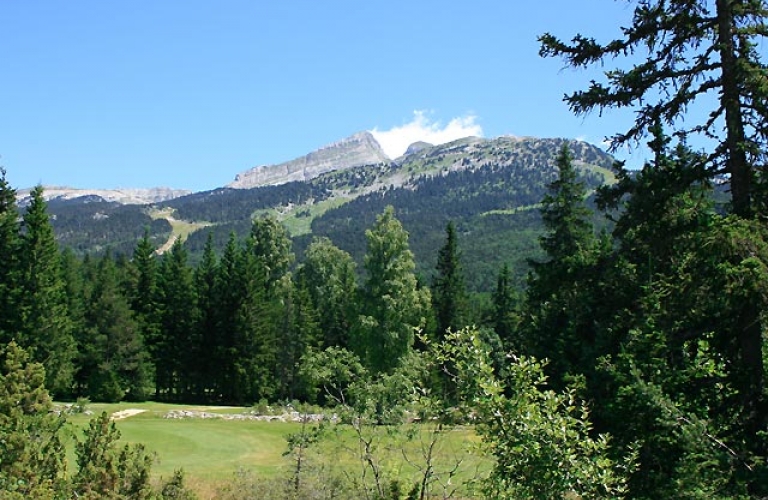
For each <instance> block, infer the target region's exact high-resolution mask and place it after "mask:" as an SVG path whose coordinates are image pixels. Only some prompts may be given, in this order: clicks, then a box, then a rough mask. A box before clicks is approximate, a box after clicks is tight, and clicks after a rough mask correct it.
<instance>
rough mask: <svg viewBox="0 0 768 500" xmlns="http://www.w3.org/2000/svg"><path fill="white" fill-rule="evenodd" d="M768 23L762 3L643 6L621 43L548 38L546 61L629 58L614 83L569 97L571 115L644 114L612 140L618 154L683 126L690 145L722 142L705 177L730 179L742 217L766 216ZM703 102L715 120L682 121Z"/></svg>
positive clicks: (612, 74)
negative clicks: (765, 54) (765, 48)
mask: <svg viewBox="0 0 768 500" xmlns="http://www.w3.org/2000/svg"><path fill="white" fill-rule="evenodd" d="M766 15H768V7H766V4H765V2H764V1H761V0H756V1H753V0H716V1H714V2H701V1H694V0H639V1H638V2H637V6H636V8H635V10H634V16H633V19H632V24H631V25H630V26H629V27H628V28H624V29H622V32H623V36H622V38H619V39H616V40H612V41H610V42H608V43H606V44H600V43H598V42H596V41H595V40H594V39H592V38H589V37H585V36H583V35H577V36H576V37H575V38H574V39H573V42H572V43H571V44H568V43H564V42H562V41H560V40H558V39H557V38H556V37H554V36H552V35H550V34H545V35H543V36H542V37H540V39H539V40H540V42H541V50H540V53H541V54H542V55H543V56H559V57H563V58H564V59H565V60H566V62H567V63H568V64H569V65H571V66H575V67H584V66H589V65H594V64H602V63H604V62H605V61H606V60H609V59H613V58H616V57H621V56H627V55H630V54H631V55H632V57H633V61H632V62H631V65H630V67H629V69H615V70H609V71H607V72H606V73H605V78H606V83H601V82H597V81H594V80H593V81H592V83H591V84H590V86H589V88H588V89H587V90H585V91H577V92H574V93H572V94H571V95H568V96H566V101H567V102H568V104H569V105H570V107H571V109H572V110H573V111H574V112H576V113H577V114H582V113H587V112H589V111H591V110H593V109H598V110H600V111H602V110H603V109H605V108H613V107H635V108H637V112H636V114H635V117H636V118H635V122H634V124H633V125H632V126H631V127H630V128H629V130H628V131H626V132H624V133H620V134H617V135H615V136H614V137H613V138H612V145H613V147H614V148H615V147H618V146H619V145H621V144H624V143H627V142H631V141H637V140H639V139H640V138H642V137H643V136H644V135H645V134H646V133H647V132H648V130H649V129H650V127H652V126H653V125H654V124H656V123H668V124H672V125H674V126H677V127H680V128H679V130H677V131H676V135H678V136H680V137H683V138H685V137H686V136H687V135H690V134H701V135H703V136H704V137H706V138H708V139H715V141H717V143H718V145H717V147H716V148H715V149H714V151H713V152H712V154H710V155H707V156H706V157H703V158H702V160H703V161H705V162H706V164H707V167H708V168H707V171H706V174H707V176H708V177H714V176H716V175H719V174H722V173H725V174H728V176H729V178H730V184H731V198H732V202H733V211H734V213H735V214H737V215H739V216H741V217H751V216H752V215H753V214H754V213H755V212H756V210H761V209H762V208H761V205H763V202H762V201H761V200H755V199H754V195H755V194H756V188H757V187H758V184H762V174H759V169H757V170H756V167H757V166H759V165H764V164H765V160H766V151H768V148H766V141H767V140H768V130H767V129H766V127H765V123H766V122H767V121H768V107H767V106H766V98H768V85H766V83H765V71H766V66H765V64H764V63H763V62H762V54H761V52H760V51H759V50H758V47H759V44H760V43H761V41H762V40H763V39H764V37H765V36H766V31H767V30H768V26H766V24H765V18H766ZM712 95H716V96H717V97H716V100H711V99H710V96H712ZM699 103H704V105H705V106H712V107H713V109H712V111H711V113H709V114H705V115H703V116H706V118H705V119H704V120H703V122H698V123H697V122H694V121H691V120H684V119H685V118H686V113H687V110H688V109H689V108H690V107H691V106H693V105H697V104H699ZM689 123H690V125H689ZM761 196H762V194H761ZM756 201H759V203H756Z"/></svg>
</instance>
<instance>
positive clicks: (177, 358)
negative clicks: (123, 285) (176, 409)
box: [154, 240, 200, 400]
mask: <svg viewBox="0 0 768 500" xmlns="http://www.w3.org/2000/svg"><path fill="white" fill-rule="evenodd" d="M158 287H159V297H160V302H159V306H160V325H161V336H160V339H159V341H158V342H157V344H156V345H155V346H154V350H155V359H154V364H155V378H156V386H157V395H158V397H159V398H162V399H168V400H182V399H184V398H187V397H189V396H190V395H193V394H196V393H197V392H198V391H197V388H196V387H194V384H193V381H194V380H196V379H197V377H196V376H195V370H196V367H195V366H194V364H193V361H194V360H195V359H197V358H198V354H197V350H198V349H199V347H200V342H199V340H198V338H197V329H196V326H197V302H196V297H195V286H194V280H193V276H192V269H191V268H190V267H189V266H188V264H187V251H186V249H185V248H184V245H183V244H182V242H181V240H176V242H174V244H173V247H171V250H170V252H169V253H168V254H167V255H165V256H164V258H163V262H162V265H161V268H160V280H159V283H158Z"/></svg>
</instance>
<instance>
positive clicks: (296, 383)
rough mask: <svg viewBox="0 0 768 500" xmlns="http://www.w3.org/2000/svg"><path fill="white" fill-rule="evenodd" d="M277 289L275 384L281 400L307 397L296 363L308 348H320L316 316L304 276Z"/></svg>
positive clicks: (301, 275) (319, 333) (319, 334)
mask: <svg viewBox="0 0 768 500" xmlns="http://www.w3.org/2000/svg"><path fill="white" fill-rule="evenodd" d="M284 283H285V284H284V285H283V286H282V287H281V289H280V290H279V296H280V297H281V298H280V304H281V308H280V309H281V311H282V322H281V323H282V326H281V329H280V330H281V331H280V332H279V341H278V361H277V366H278V369H277V372H278V385H279V391H280V396H281V398H283V399H288V400H295V399H297V398H301V399H305V398H306V397H307V390H306V389H307V388H306V387H304V384H303V382H302V380H301V377H300V374H299V368H300V366H299V361H300V359H301V358H302V356H304V354H306V353H307V351H308V349H310V348H311V347H315V348H316V347H319V345H320V337H321V332H320V328H319V324H318V321H317V313H316V311H315V308H314V306H313V305H312V300H311V298H310V296H309V290H308V286H307V284H306V283H305V282H304V278H303V274H299V275H298V276H297V278H296V282H295V283H291V282H284Z"/></svg>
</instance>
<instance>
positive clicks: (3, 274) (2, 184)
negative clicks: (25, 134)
mask: <svg viewBox="0 0 768 500" xmlns="http://www.w3.org/2000/svg"><path fill="white" fill-rule="evenodd" d="M5 175H6V174H5V169H4V168H3V167H0V256H2V257H1V258H2V265H0V343H7V342H10V341H11V340H12V339H13V338H14V337H16V336H17V335H18V334H19V333H20V332H19V331H18V330H19V328H20V326H21V324H20V323H21V316H20V314H19V311H18V308H17V302H16V301H17V300H18V298H19V292H20V291H21V287H20V275H19V271H20V268H19V253H20V247H19V244H20V240H19V212H18V209H17V207H16V190H15V189H13V188H11V186H10V184H8V181H7V179H6V177H5Z"/></svg>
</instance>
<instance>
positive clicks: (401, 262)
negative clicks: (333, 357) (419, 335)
mask: <svg viewBox="0 0 768 500" xmlns="http://www.w3.org/2000/svg"><path fill="white" fill-rule="evenodd" d="M366 238H367V240H368V251H367V253H366V256H365V270H366V273H367V274H366V279H365V283H364V285H363V289H362V291H361V302H360V314H359V318H358V320H357V322H356V324H355V326H354V330H353V333H354V335H355V337H354V339H353V342H352V346H353V348H354V350H355V351H356V352H357V353H358V354H359V355H360V357H361V359H363V360H364V362H365V365H366V366H367V367H368V368H369V369H370V370H371V371H373V372H391V371H392V370H394V368H395V367H397V365H398V363H399V361H400V358H402V357H403V356H404V355H405V354H406V353H407V352H408V350H409V349H410V348H411V346H412V345H413V342H414V329H417V328H420V327H422V326H423V325H424V323H425V321H426V317H427V314H428V310H429V290H427V289H420V288H419V287H418V285H417V282H416V276H415V275H414V274H413V271H414V268H415V264H414V261H413V254H412V253H411V251H410V249H409V248H408V233H407V232H405V230H404V229H403V226H402V225H401V224H400V222H399V221H398V220H397V219H396V218H395V214H394V209H393V208H392V207H388V208H387V209H385V210H384V213H382V214H381V215H380V216H379V218H378V219H377V221H376V224H375V225H374V226H373V228H371V229H370V230H368V231H366Z"/></svg>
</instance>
